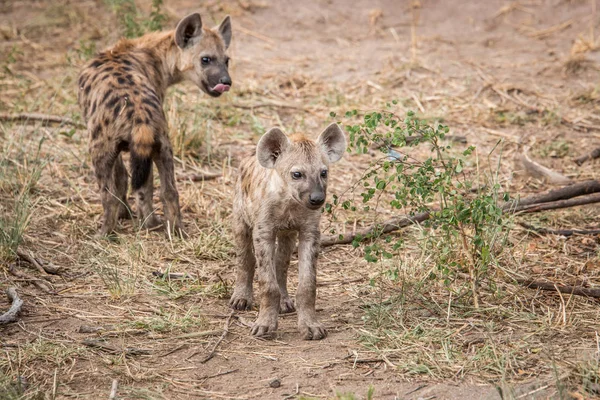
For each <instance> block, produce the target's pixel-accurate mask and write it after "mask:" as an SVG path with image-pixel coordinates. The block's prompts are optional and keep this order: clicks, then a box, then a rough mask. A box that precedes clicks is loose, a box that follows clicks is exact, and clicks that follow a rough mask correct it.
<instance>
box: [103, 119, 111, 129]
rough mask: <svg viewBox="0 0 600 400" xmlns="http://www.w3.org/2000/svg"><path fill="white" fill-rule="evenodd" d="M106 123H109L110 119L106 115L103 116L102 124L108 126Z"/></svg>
mask: <svg viewBox="0 0 600 400" xmlns="http://www.w3.org/2000/svg"><path fill="white" fill-rule="evenodd" d="M108 124H110V120H109V119H108V117H106V118H104V126H106V127H107V128H108Z"/></svg>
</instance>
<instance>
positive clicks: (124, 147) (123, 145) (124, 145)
mask: <svg viewBox="0 0 600 400" xmlns="http://www.w3.org/2000/svg"><path fill="white" fill-rule="evenodd" d="M117 151H119V152H121V151H129V142H128V141H127V140H121V141H120V142H119V144H118V145H117Z"/></svg>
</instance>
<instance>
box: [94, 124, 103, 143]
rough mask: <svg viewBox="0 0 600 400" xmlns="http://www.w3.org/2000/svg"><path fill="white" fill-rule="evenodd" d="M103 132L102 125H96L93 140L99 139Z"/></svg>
mask: <svg viewBox="0 0 600 400" xmlns="http://www.w3.org/2000/svg"><path fill="white" fill-rule="evenodd" d="M101 130H102V127H101V126H100V125H96V126H95V127H94V129H92V140H96V139H98V136H100V131H101Z"/></svg>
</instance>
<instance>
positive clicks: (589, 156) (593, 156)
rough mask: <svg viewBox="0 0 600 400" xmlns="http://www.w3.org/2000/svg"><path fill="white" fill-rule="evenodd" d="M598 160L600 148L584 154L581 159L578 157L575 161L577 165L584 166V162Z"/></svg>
mask: <svg viewBox="0 0 600 400" xmlns="http://www.w3.org/2000/svg"><path fill="white" fill-rule="evenodd" d="M596 158H600V147H596V148H595V149H594V150H592V151H591V152H589V153H587V154H584V155H582V156H581V157H577V158H576V159H574V160H573V161H575V163H576V164H577V165H582V164H583V163H584V162H586V161H588V160H594V159H596Z"/></svg>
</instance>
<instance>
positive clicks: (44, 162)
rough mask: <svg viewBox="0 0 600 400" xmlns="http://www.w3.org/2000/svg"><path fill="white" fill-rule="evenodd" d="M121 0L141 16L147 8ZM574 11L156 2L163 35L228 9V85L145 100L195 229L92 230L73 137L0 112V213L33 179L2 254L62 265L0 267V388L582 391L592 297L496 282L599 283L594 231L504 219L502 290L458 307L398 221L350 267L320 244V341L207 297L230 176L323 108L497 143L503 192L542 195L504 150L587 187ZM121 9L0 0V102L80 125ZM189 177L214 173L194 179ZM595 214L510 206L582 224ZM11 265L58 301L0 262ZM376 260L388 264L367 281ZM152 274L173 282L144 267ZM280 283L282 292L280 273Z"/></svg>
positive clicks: (334, 393) (72, 131)
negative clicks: (373, 253) (387, 116)
mask: <svg viewBox="0 0 600 400" xmlns="http://www.w3.org/2000/svg"><path fill="white" fill-rule="evenodd" d="M107 3H109V2H107ZM136 3H137V4H138V7H139V8H140V10H141V12H142V13H144V14H145V15H147V13H148V11H149V7H150V6H149V3H150V2H149V1H144V2H142V1H137V2H136ZM198 7H199V8H198ZM593 8H594V7H593V1H589V0H585V1H584V0H531V1H514V2H509V1H500V0H487V1H476V0H471V1H466V0H465V1H459V0H455V1H442V0H421V1H414V2H410V1H391V0H390V1H377V0H370V1H364V0H358V1H352V2H350V1H341V0H303V1H291V0H285V1H274V0H273V1H258V0H239V1H224V2H218V1H206V2H198V1H191V0H165V5H164V10H166V12H167V13H168V14H169V21H168V22H167V26H174V24H175V23H176V21H177V19H178V17H181V16H184V15H186V14H187V13H190V12H195V11H199V12H200V13H201V14H202V16H203V18H204V21H205V22H206V23H215V24H216V23H218V21H220V20H221V18H222V17H223V16H224V15H226V14H231V15H232V18H233V25H234V39H233V45H232V49H231V56H232V60H233V64H232V77H233V81H234V84H233V89H232V91H231V92H230V93H228V94H227V95H226V96H223V98H220V99H218V100H213V99H209V98H207V96H205V95H203V94H201V93H200V92H199V90H198V89H197V88H195V87H192V85H191V84H189V83H183V84H180V85H178V86H177V87H175V88H174V89H173V90H171V91H170V94H169V98H168V100H167V103H166V104H165V110H166V111H167V115H168V118H169V122H170V124H171V136H172V139H173V142H174V147H175V149H176V153H177V157H178V163H177V170H176V172H177V175H178V181H179V190H180V193H181V197H182V208H183V216H184V219H185V225H186V229H187V231H188V232H189V233H190V234H191V238H190V239H189V240H187V241H182V240H176V239H173V240H170V239H169V238H165V237H164V236H163V235H162V234H160V233H156V232H150V233H149V232H145V231H138V230H137V229H136V228H135V225H134V224H132V223H131V222H130V221H125V222H123V223H122V224H121V225H120V227H119V235H118V237H117V238H116V239H115V240H112V241H109V240H97V239H94V238H93V235H94V233H95V232H96V231H97V229H98V227H99V217H100V213H101V205H100V202H99V197H98V195H97V193H96V187H95V182H94V178H93V172H92V170H91V167H90V162H89V156H88V154H87V149H86V143H87V134H86V132H85V130H82V129H80V128H77V127H76V128H73V126H71V125H69V124H68V123H66V122H63V123H59V124H49V123H41V122H39V121H35V120H30V121H24V122H23V121H21V122H9V121H4V122H0V143H1V144H2V163H1V165H2V169H1V170H0V171H2V173H3V174H5V176H4V177H2V176H0V200H1V203H0V215H2V216H3V218H6V216H7V215H14V214H15V213H16V210H15V206H14V204H15V199H16V198H18V196H19V194H20V193H22V191H21V190H22V189H23V187H27V182H28V180H29V178H30V177H31V175H32V173H33V172H32V171H36V170H38V169H39V170H41V176H40V177H39V179H35V184H34V185H33V187H27V190H28V191H30V193H29V194H28V196H29V197H28V198H29V201H30V210H31V216H30V218H29V219H28V227H27V230H26V232H25V234H24V240H23V243H22V244H21V247H20V248H21V249H23V250H25V251H32V252H33V253H34V254H35V255H36V256H37V257H39V258H42V259H44V260H48V261H51V262H53V263H54V264H56V265H58V266H61V267H62V271H61V275H59V276H44V275H42V274H41V273H40V272H38V271H36V270H31V269H29V268H28V266H27V263H25V262H18V261H17V260H16V259H17V258H16V257H14V255H8V256H4V258H0V260H2V263H3V264H2V265H1V266H0V286H1V287H2V288H5V287H8V286H15V287H17V290H18V292H19V293H20V295H21V297H22V298H23V300H24V302H25V304H24V309H23V313H22V315H21V318H20V320H19V322H18V323H13V324H9V325H5V326H1V327H0V346H1V347H2V351H1V354H0V391H4V393H0V399H14V398H19V395H18V394H15V393H17V392H20V389H19V388H17V386H18V384H17V382H21V383H22V386H23V388H24V389H26V390H25V392H24V394H23V396H24V398H48V399H54V398H56V399H62V398H82V399H99V398H108V396H109V392H110V388H111V384H112V382H113V380H117V381H118V385H119V390H118V395H119V398H123V399H134V398H144V399H192V398H214V399H217V398H239V399H257V398H261V399H262V398H264V399H284V398H285V399H289V398H344V399H351V398H367V397H368V394H367V392H368V391H369V388H370V387H372V388H373V389H374V394H373V398H377V399H393V398H398V399H417V398H423V399H433V398H435V399H482V398H487V399H499V398H577V399H582V398H593V397H594V396H598V395H599V394H600V386H598V384H599V383H600V380H599V377H600V371H599V370H598V365H599V364H598V361H597V358H598V353H597V351H598V334H597V332H598V330H599V328H600V326H599V323H598V321H599V320H600V311H599V310H598V302H597V301H596V300H595V299H592V298H586V297H578V296H570V295H564V296H563V295H559V294H557V293H554V292H540V291H536V290H532V289H526V288H523V287H520V286H519V285H516V284H514V283H513V281H512V280H511V279H509V277H515V276H521V277H530V278H543V279H546V280H550V281H552V282H556V283H569V284H582V282H584V285H587V286H592V287H593V286H598V285H600V256H599V243H600V241H599V237H598V235H596V236H577V235H575V236H572V237H569V238H565V237H562V236H556V235H537V234H532V233H531V232H528V231H527V230H526V229H523V228H521V227H519V226H518V225H517V224H515V227H514V228H513V231H512V233H511V236H510V241H511V244H512V246H513V247H512V251H511V253H512V254H511V256H512V258H511V257H509V258H507V259H506V260H505V262H504V263H503V265H502V271H500V272H498V274H497V275H496V278H497V279H498V280H499V285H498V290H499V292H501V293H502V295H501V296H499V297H498V295H494V296H492V295H484V296H483V299H482V300H483V303H484V307H483V308H484V310H483V311H478V312H474V311H473V310H472V309H466V308H465V307H464V306H463V305H459V304H458V302H457V304H456V307H454V306H452V307H450V305H451V304H450V303H452V297H450V299H448V291H445V290H444V289H443V287H442V286H440V285H433V284H432V285H433V286H432V287H431V288H429V289H427V288H425V289H424V288H423V287H422V286H420V285H419V284H418V283H419V282H421V283H422V282H423V281H424V280H423V276H425V275H426V274H427V271H423V270H421V268H425V267H424V266H423V267H421V264H420V263H421V261H422V260H423V259H422V258H420V256H419V254H420V252H419V248H418V246H417V245H416V244H415V243H414V242H413V241H412V240H413V239H414V238H416V237H417V236H418V229H412V230H409V231H410V232H406V233H402V234H400V235H406V236H405V241H406V242H407V246H406V248H405V249H404V250H403V251H402V252H400V253H399V254H397V255H396V256H395V257H394V259H393V260H391V261H389V262H386V263H380V264H368V263H367V262H365V260H364V259H363V249H362V248H361V247H358V248H356V249H355V248H353V247H352V246H333V247H328V248H326V249H324V250H323V254H322V256H321V258H320V263H319V286H318V290H319V293H318V302H317V307H318V312H319V317H320V318H321V320H322V321H323V322H324V323H325V325H326V327H327V329H328V331H329V336H328V337H327V338H326V339H325V340H323V341H318V342H308V341H303V340H301V338H300V337H299V335H298V332H297V331H296V328H295V321H296V316H295V314H291V315H285V316H282V317H281V318H280V328H279V334H278V337H277V338H276V339H275V340H260V339H256V338H253V337H252V336H250V335H249V328H248V325H249V324H250V323H251V322H252V321H253V319H254V318H255V316H256V315H257V312H256V310H254V311H251V312H246V313H237V314H235V315H233V316H231V314H230V311H229V309H228V307H227V300H228V296H229V295H230V294H231V285H232V283H233V270H234V250H233V248H232V245H231V234H230V229H229V222H228V221H229V215H230V210H231V195H232V184H233V181H234V180H235V177H236V172H235V167H236V165H237V163H238V162H239V159H240V157H242V156H243V155H245V154H248V153H249V152H250V151H251V150H252V148H253V146H254V144H255V143H256V141H257V139H258V138H259V137H260V134H261V133H262V132H264V129H265V128H269V127H271V126H273V125H281V126H283V127H284V128H285V129H286V130H287V131H289V132H292V131H303V132H307V133H310V134H312V135H316V134H318V132H319V131H320V129H322V128H323V127H325V126H326V124H328V123H329V122H331V121H332V118H331V117H330V114H329V113H330V112H331V111H334V112H336V113H338V115H343V113H344V112H345V111H347V110H352V109H358V110H364V111H367V110H376V109H379V108H381V107H382V105H383V104H384V103H385V102H386V101H391V100H392V99H398V100H399V105H398V110H397V112H399V113H400V114H402V113H404V112H405V111H406V110H409V109H411V110H415V111H417V112H418V113H420V115H422V116H424V117H427V118H429V119H431V120H434V119H440V120H443V121H444V123H445V124H447V125H449V126H450V128H451V133H452V134H454V135H460V136H464V137H465V138H466V140H467V143H468V144H471V145H475V146H477V148H478V152H479V154H482V155H484V154H487V152H489V151H490V150H491V149H492V148H494V146H496V144H497V143H498V140H502V141H503V146H504V147H503V148H504V154H503V157H502V158H501V162H500V166H499V167H498V168H499V176H500V177H501V183H502V185H503V187H504V188H506V190H508V191H510V192H511V193H515V194H516V193H520V194H521V195H522V196H526V195H529V194H532V193H538V192H542V191H545V190H548V189H550V188H551V186H550V184H549V183H547V182H544V181H543V180H541V179H539V177H535V176H534V177H532V176H528V175H527V174H517V172H519V170H521V169H522V166H521V165H520V164H519V163H517V162H515V161H514V156H515V155H516V154H519V153H521V152H522V151H523V149H528V151H529V154H530V156H531V157H532V158H534V159H535V160H537V161H539V162H540V163H542V164H544V165H546V166H548V167H550V168H552V169H553V170H555V171H558V172H560V173H561V174H563V175H565V176H567V177H568V178H570V179H572V180H573V181H583V180H586V179H599V178H600V172H599V168H598V166H599V165H600V163H599V162H598V161H600V160H594V161H589V162H587V163H585V164H583V165H582V166H578V165H577V164H576V163H574V162H573V158H576V157H578V156H580V155H582V154H585V153H587V152H588V151H590V150H591V149H592V148H594V147H598V145H599V144H600V52H599V51H597V50H598V46H600V43H599V42H598V32H600V24H599V18H600V12H598V11H596V14H594V13H593V12H592V10H593ZM117 19H118V18H117V17H116V16H115V13H113V11H111V8H110V7H109V6H108V5H106V3H104V2H102V1H87V0H86V1H65V0H62V1H61V0H58V1H47V0H40V1H32V0H22V1H5V2H2V3H1V4H0V37H1V38H2V42H1V43H0V55H1V57H0V65H1V66H2V70H1V71H0V77H1V80H0V87H1V90H2V96H1V97H0V112H2V113H4V114H13V115H14V114H16V113H21V112H28V113H31V112H40V113H46V114H54V115H59V116H62V117H68V118H73V119H74V120H76V121H79V120H80V119H79V118H80V117H79V110H78V108H77V105H76V83H75V81H76V76H77V71H78V69H79V68H80V66H81V65H82V64H83V62H85V60H86V58H87V57H89V56H90V54H92V53H93V52H94V51H95V49H97V50H100V49H102V48H104V47H107V46H109V45H110V44H111V43H114V42H115V41H116V40H117V39H118V38H119V36H120V32H121V31H122V28H123V27H122V26H121V25H119V24H118V22H117ZM594 32H596V33H595V35H596V36H594ZM39 146H41V147H40V148H41V150H40V151H39V153H38V152H37V149H38V147H39ZM459 146H460V144H459ZM417 156H418V154H417ZM374 158H375V155H369V154H367V155H348V156H347V157H346V158H345V159H344V160H342V161H341V162H340V164H337V165H336V166H335V167H334V168H333V170H332V173H331V175H332V181H333V184H332V188H331V192H332V193H338V194H339V193H342V192H344V191H346V190H347V189H348V188H349V187H350V186H351V184H352V182H353V181H354V180H355V179H357V178H358V177H360V174H361V171H363V170H364V168H365V167H366V166H367V165H368V163H369V162H371V161H372V160H373V159H374ZM483 158H485V157H483ZM492 158H493V160H492V163H494V162H497V161H498V158H497V153H495V155H494V157H492ZM471 167H473V166H471ZM473 168H474V167H473ZM202 171H215V172H218V173H220V174H221V175H222V176H221V177H219V178H218V179H215V180H210V181H205V182H202V181H200V182H198V181H194V180H193V179H190V178H191V177H192V176H193V175H194V174H197V173H199V172H202ZM331 192H330V193H331ZM156 204H159V201H158V199H156ZM598 210H599V209H598V206H596V205H591V206H586V207H580V208H576V209H570V210H566V211H554V212H548V213H542V214H536V215H535V216H529V217H520V218H521V219H519V221H527V222H528V223H533V224H537V225H540V226H545V227H550V228H552V227H566V228H573V227H579V228H582V229H586V228H587V229H590V228H593V227H596V229H597V228H598V226H600V216H599V214H600V213H599V212H598ZM389 213H390V211H385V210H384V211H382V212H381V213H380V214H379V215H350V214H341V215H342V218H341V219H340V218H338V219H337V220H331V219H330V218H329V217H326V218H324V221H323V230H324V231H326V230H328V229H329V228H331V227H332V226H333V227H335V228H336V229H338V231H340V232H346V231H350V230H352V229H355V228H356V227H357V226H358V227H360V226H363V225H368V224H370V223H371V222H372V221H373V220H374V219H376V218H386V217H387V216H388V214H389ZM3 229H6V226H3ZM15 262H17V265H16V268H17V269H18V270H21V271H25V272H27V273H28V274H29V276H30V277H32V276H35V277H37V279H42V278H43V279H42V280H45V281H46V285H49V286H51V287H52V290H53V291H55V292H56V294H47V293H44V291H42V290H41V289H40V288H39V287H37V286H35V285H33V284H32V281H31V279H28V278H17V277H15V276H14V275H12V274H10V273H9V268H10V266H11V265H14V263H15ZM295 265H296V264H295V261H292V270H293V267H294V266H295ZM395 267H399V268H400V275H401V276H402V277H403V278H402V279H400V280H395V281H393V280H385V279H384V278H382V275H381V274H382V271H386V270H389V269H390V268H395ZM157 270H160V271H167V270H168V271H171V272H174V273H187V274H189V275H190V277H189V278H190V279H185V280H168V279H166V280H165V279H160V278H156V277H155V276H153V275H152V272H153V271H157ZM372 279H375V284H373V285H372V284H370V283H371V280H372ZM291 280H292V288H293V287H294V286H295V282H296V275H295V273H293V272H292V276H291ZM400 292H402V293H407V294H405V296H406V299H405V300H404V302H403V304H402V306H401V307H402V310H401V311H397V310H395V309H390V308H389V307H387V308H386V305H389V304H395V305H396V306H398V307H400V306H399V305H398V304H399V303H394V300H391V299H396V298H397V296H398V293H400ZM3 304H4V303H3ZM6 306H8V305H6ZM2 308H4V306H2ZM384 314H385V317H386V318H388V319H386V318H383V317H381V316H382V315H384ZM382 321H383V322H382ZM386 321H387V322H386ZM386 324H387V325H386ZM225 326H228V327H229V332H228V334H227V335H226V336H224V339H223V340H222V342H218V341H219V340H220V338H221V337H222V332H223V328H224V327H225ZM391 338H394V340H391ZM86 341H87V342H86ZM85 343H88V345H86V344H85ZM217 344H218V347H216V350H215V354H214V357H212V358H211V359H210V360H207V361H205V358H206V356H207V355H208V354H210V353H211V350H212V349H213V348H214V347H215V345H217ZM594 385H595V386H594ZM11 393H12V394H11Z"/></svg>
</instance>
